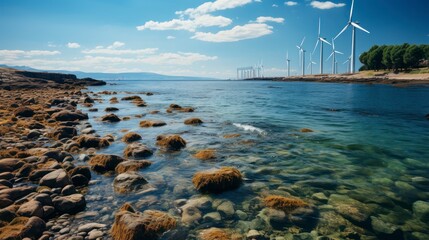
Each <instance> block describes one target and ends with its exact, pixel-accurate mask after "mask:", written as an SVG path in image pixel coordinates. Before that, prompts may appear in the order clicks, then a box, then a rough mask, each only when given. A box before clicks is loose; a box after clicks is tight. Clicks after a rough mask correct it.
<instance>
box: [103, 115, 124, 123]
mask: <svg viewBox="0 0 429 240" xmlns="http://www.w3.org/2000/svg"><path fill="white" fill-rule="evenodd" d="M101 121H103V122H120V121H121V119H120V118H119V117H118V116H116V115H115V114H113V113H111V114H107V115H104V116H102V117H101Z"/></svg>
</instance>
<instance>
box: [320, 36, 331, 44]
mask: <svg viewBox="0 0 429 240" xmlns="http://www.w3.org/2000/svg"><path fill="white" fill-rule="evenodd" d="M320 41H322V42H324V43H326V44H329V45H331V43H330V42H328V41H326V40H325V39H323V38H320Z"/></svg>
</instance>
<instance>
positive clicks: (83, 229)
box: [77, 223, 107, 233]
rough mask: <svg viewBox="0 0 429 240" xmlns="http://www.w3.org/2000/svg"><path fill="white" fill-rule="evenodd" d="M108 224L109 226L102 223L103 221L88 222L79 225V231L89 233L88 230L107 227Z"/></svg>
mask: <svg viewBox="0 0 429 240" xmlns="http://www.w3.org/2000/svg"><path fill="white" fill-rule="evenodd" d="M106 226H107V225H106V224H101V223H87V224H84V225H81V226H79V228H78V229H77V231H78V232H86V233H87V232H90V231H92V230H94V229H100V228H105V227H106Z"/></svg>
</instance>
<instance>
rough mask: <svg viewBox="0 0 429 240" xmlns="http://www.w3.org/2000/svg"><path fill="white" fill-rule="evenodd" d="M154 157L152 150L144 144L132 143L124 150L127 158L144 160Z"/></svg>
mask: <svg viewBox="0 0 429 240" xmlns="http://www.w3.org/2000/svg"><path fill="white" fill-rule="evenodd" d="M152 155H153V151H152V149H150V148H149V147H147V146H146V145H144V144H142V143H132V144H130V145H128V146H127V147H126V148H125V149H124V156H125V157H132V158H135V159H142V158H146V157H150V156H152Z"/></svg>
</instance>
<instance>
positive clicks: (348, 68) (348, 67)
mask: <svg viewBox="0 0 429 240" xmlns="http://www.w3.org/2000/svg"><path fill="white" fill-rule="evenodd" d="M350 59H351V57H348V58H347V61H345V62H344V63H343V64H346V63H348V64H347V73H350Z"/></svg>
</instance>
